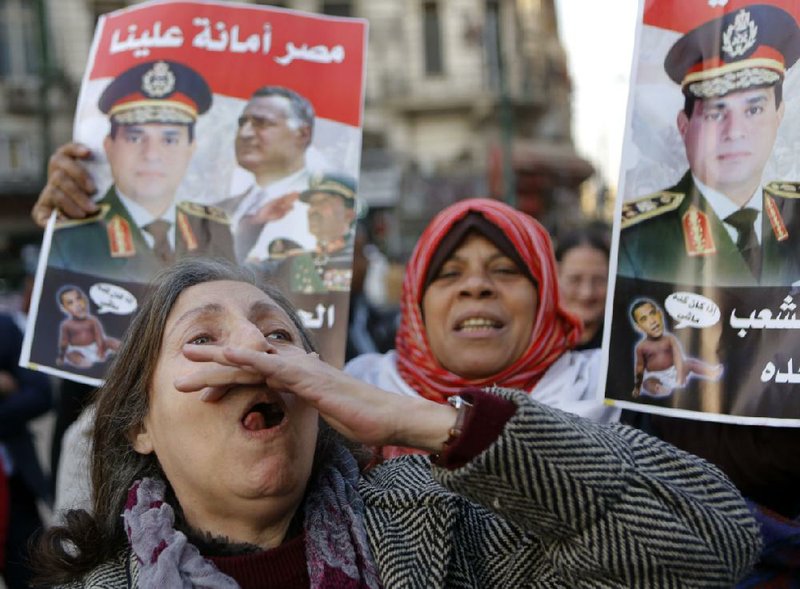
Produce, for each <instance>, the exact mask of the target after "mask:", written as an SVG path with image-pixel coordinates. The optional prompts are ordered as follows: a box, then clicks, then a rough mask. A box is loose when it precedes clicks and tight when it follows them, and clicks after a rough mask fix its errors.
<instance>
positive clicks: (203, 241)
mask: <svg viewBox="0 0 800 589" xmlns="http://www.w3.org/2000/svg"><path fill="white" fill-rule="evenodd" d="M211 101H212V93H211V89H210V88H209V86H208V84H207V83H206V81H205V80H204V79H203V78H202V76H201V75H200V74H199V73H198V72H196V71H195V70H194V69H192V68H190V67H188V66H186V65H184V64H181V63H177V62H173V61H167V60H159V61H151V62H147V63H142V64H139V65H137V66H135V67H132V68H130V69H128V70H126V71H124V72H123V73H121V74H120V75H118V76H117V77H116V78H115V79H114V80H113V81H112V82H111V83H110V84H109V85H108V86H107V87H106V88H105V90H104V91H103V92H102V94H101V95H100V98H99V101H98V107H99V109H100V111H102V112H103V113H105V114H106V115H107V116H108V120H109V123H110V128H109V131H108V135H107V136H106V137H105V138H104V140H103V149H104V151H105V154H106V157H107V158H108V163H109V166H110V168H111V176H112V178H113V184H112V185H111V186H110V187H109V188H108V190H107V192H106V193H105V195H104V196H103V197H102V199H101V200H99V201H98V203H97V204H98V205H99V211H98V212H97V213H96V214H95V215H92V216H91V217H88V218H85V219H75V220H63V221H61V222H59V223H58V224H57V226H56V229H55V231H54V233H53V239H52V244H51V247H50V253H49V259H48V263H49V265H50V266H54V267H58V268H64V269H67V270H70V271H76V272H82V273H85V274H91V275H94V276H97V277H103V278H106V279H116V280H120V281H127V282H148V281H149V280H150V279H151V278H152V276H153V275H154V274H155V273H156V272H157V271H158V270H160V269H161V268H163V267H164V266H165V265H168V264H169V263H171V262H172V261H173V260H174V259H175V258H176V257H181V256H186V255H206V256H214V257H224V258H227V259H233V243H232V238H231V232H230V224H229V221H228V218H227V216H226V215H225V213H224V212H222V211H221V210H220V209H217V208H214V207H210V206H206V205H201V204H198V203H195V202H191V201H181V202H175V197H176V194H177V192H178V187H179V186H180V184H181V181H182V180H183V178H184V176H185V174H186V170H187V167H188V165H189V162H190V160H191V158H192V155H193V153H194V151H195V147H196V137H195V123H196V121H197V118H198V117H199V116H200V115H202V114H203V113H205V112H207V111H208V110H209V108H210V106H211Z"/></svg>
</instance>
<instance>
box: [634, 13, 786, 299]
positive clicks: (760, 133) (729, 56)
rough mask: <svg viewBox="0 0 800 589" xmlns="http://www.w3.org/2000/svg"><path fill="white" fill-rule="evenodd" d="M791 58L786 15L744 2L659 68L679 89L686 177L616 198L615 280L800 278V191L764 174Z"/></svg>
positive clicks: (776, 281)
mask: <svg viewBox="0 0 800 589" xmlns="http://www.w3.org/2000/svg"><path fill="white" fill-rule="evenodd" d="M798 56H800V29H798V25H797V22H796V21H795V19H794V17H793V16H792V15H790V14H789V13H787V12H786V11H784V10H782V9H780V8H777V7H775V6H767V5H752V6H747V7H744V8H741V9H739V10H736V11H732V12H729V13H727V14H725V15H723V16H721V17H719V18H715V19H713V20H711V21H708V22H706V23H704V24H702V25H701V26H699V27H697V28H695V29H693V30H691V31H689V32H688V33H686V34H685V35H683V36H682V37H681V38H680V39H679V40H678V41H677V42H676V43H675V44H674V45H673V46H672V48H671V49H670V51H669V52H668V54H667V56H666V59H665V62H664V68H665V70H666V72H667V74H668V75H669V77H670V78H671V79H672V80H673V81H674V82H676V83H677V84H679V85H680V87H681V90H682V92H683V95H684V100H685V103H684V108H683V110H681V111H680V112H679V113H678V115H677V127H678V132H679V133H680V136H681V138H682V140H683V144H684V148H685V151H686V158H687V160H688V163H689V170H687V171H686V173H685V174H684V175H683V177H682V178H681V179H680V181H679V182H678V183H677V184H676V185H675V186H672V187H671V188H668V189H667V190H664V191H661V192H657V193H655V194H651V195H649V196H646V197H644V198H641V199H638V200H636V201H632V202H628V203H625V204H624V206H623V211H622V232H621V235H620V247H619V264H618V274H619V275H620V276H625V277H632V278H642V279H646V280H652V281H660V282H665V283H677V284H686V285H694V284H713V285H719V286H756V285H789V284H792V283H793V282H795V281H797V280H800V263H799V261H798V260H800V256H798V255H797V245H798V240H800V236H799V235H796V233H797V232H800V227H796V225H797V222H798V219H795V217H796V216H797V214H798V213H796V212H795V211H794V209H795V207H796V203H797V200H798V199H800V184H797V183H794V182H789V181H782V180H778V181H776V180H775V179H769V180H772V181H769V182H764V179H763V178H762V176H763V174H764V169H765V167H766V165H767V162H768V160H769V159H770V157H771V155H772V150H773V146H774V144H775V139H776V136H777V133H778V128H779V126H780V124H781V121H782V120H783V117H784V111H785V103H784V101H783V80H784V77H785V75H786V72H787V70H789V68H791V67H792V66H793V65H794V64H795V62H796V61H797V59H798Z"/></svg>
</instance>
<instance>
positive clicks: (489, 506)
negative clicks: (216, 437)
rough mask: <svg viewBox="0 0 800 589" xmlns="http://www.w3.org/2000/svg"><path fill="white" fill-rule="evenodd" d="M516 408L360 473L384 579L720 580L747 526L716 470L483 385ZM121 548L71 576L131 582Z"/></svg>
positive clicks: (750, 545)
mask: <svg viewBox="0 0 800 589" xmlns="http://www.w3.org/2000/svg"><path fill="white" fill-rule="evenodd" d="M495 392H497V393H498V394H500V395H501V396H503V397H506V398H508V399H510V400H512V401H513V402H514V403H515V404H516V405H518V409H517V412H516V414H515V415H514V416H513V417H512V418H511V419H510V421H509V422H508V423H507V424H506V427H505V429H504V431H503V432H502V434H501V435H500V437H499V438H498V439H497V440H496V441H495V442H494V443H493V444H492V445H491V446H490V447H489V448H488V449H486V450H485V451H484V452H483V453H481V454H480V455H478V456H477V457H475V458H474V459H473V460H472V461H471V462H469V463H468V464H467V465H465V466H463V467H461V468H459V469H455V470H447V469H444V468H441V467H437V466H432V465H431V463H430V461H429V459H428V458H427V457H423V456H404V457H402V458H398V459H395V460H391V461H388V462H387V463H385V464H384V465H382V466H380V467H378V468H376V469H373V470H372V471H370V472H369V473H368V474H367V475H366V476H365V477H364V478H363V479H362V481H361V483H360V491H361V494H362V496H363V498H364V502H365V505H366V522H365V523H366V527H367V533H368V536H369V539H370V544H371V547H372V552H373V556H374V558H375V562H376V564H377V566H378V570H379V571H380V576H381V579H382V582H383V584H384V586H385V587H387V588H394V587H404V588H419V589H423V588H424V589H429V588H436V587H454V588H460V587H463V588H477V587H481V588H484V587H487V588H491V587H498V588H500V587H503V588H506V587H515V588H516V587H541V588H547V589H554V588H559V587H564V588H576V587H586V588H592V589H597V588H601V587H614V588H626V589H627V588H631V587H658V588H670V587H674V588H686V587H703V588H706V587H731V586H732V585H733V584H734V583H735V581H736V580H737V579H738V578H740V577H741V576H742V575H744V574H745V573H746V572H747V571H748V570H749V569H750V567H751V565H752V564H753V562H754V561H755V560H756V558H757V555H758V550H759V547H760V540H759V530H758V527H757V525H756V523H755V521H754V519H753V517H752V516H751V514H750V511H749V510H748V508H747V506H746V504H745V503H744V501H743V500H742V498H741V496H740V495H739V493H738V492H737V491H736V489H735V488H734V486H733V485H732V484H731V483H730V481H728V480H727V479H726V478H725V477H724V475H722V474H721V473H720V471H718V470H717V469H716V468H714V467H713V466H711V465H709V464H708V463H706V462H703V461H702V460H700V459H698V458H696V457H694V456H692V455H690V454H686V453H684V452H682V451H680V450H678V449H676V448H674V447H672V446H670V445H668V444H665V443H664V442H661V441H660V440H657V439H655V438H652V437H649V436H647V435H646V434H643V433H642V432H640V431H638V430H634V429H631V428H628V427H626V426H623V425H619V424H612V425H602V424H596V423H594V422H590V421H588V420H584V419H581V418H579V417H575V416H573V415H570V414H567V413H564V412H561V411H559V410H557V409H553V408H550V407H547V406H545V405H542V404H540V403H537V402H536V401H533V400H531V399H530V397H529V396H528V395H527V394H525V393H523V392H521V391H511V390H496V391H495ZM137 577H138V571H137V566H136V562H135V559H132V558H130V555H121V556H120V559H119V560H117V561H115V562H109V563H106V564H104V565H102V566H101V567H98V568H97V569H95V570H94V571H93V572H92V573H90V575H89V576H88V577H87V578H85V579H84V580H83V582H80V583H77V584H74V585H72V586H71V587H93V588H99V587H103V588H106V589H116V588H125V587H135V586H136V585H135V583H136V579H137Z"/></svg>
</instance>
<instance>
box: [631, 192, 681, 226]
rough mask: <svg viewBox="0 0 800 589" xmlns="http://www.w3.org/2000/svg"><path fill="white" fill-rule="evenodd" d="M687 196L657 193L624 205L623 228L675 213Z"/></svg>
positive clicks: (675, 193)
mask: <svg viewBox="0 0 800 589" xmlns="http://www.w3.org/2000/svg"><path fill="white" fill-rule="evenodd" d="M685 196H686V195H685V194H683V193H682V192H666V191H664V192H656V193H655V194H651V195H650V196H645V197H644V198H640V199H638V200H634V201H629V202H626V203H623V204H622V228H623V229H626V228H628V227H631V226H633V225H636V224H637V223H641V222H642V221H645V220H647V219H652V218H653V217H657V216H658V215H661V214H663V213H666V212H669V211H674V210H675V209H677V208H678V207H679V206H680V204H681V203H682V202H683V199H684V197H685Z"/></svg>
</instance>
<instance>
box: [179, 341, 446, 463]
mask: <svg viewBox="0 0 800 589" xmlns="http://www.w3.org/2000/svg"><path fill="white" fill-rule="evenodd" d="M183 353H184V355H185V356H186V357H187V358H188V359H190V360H193V361H196V362H198V363H208V364H209V365H208V366H205V367H203V366H200V365H199V366H198V369H197V370H196V371H195V372H194V373H193V374H191V375H189V376H183V377H181V378H179V379H177V380H176V381H175V388H177V389H178V390H180V391H184V392H197V391H200V390H202V391H203V395H202V398H203V400H205V401H216V400H218V399H220V398H221V397H222V396H224V395H225V393H226V392H227V390H229V389H230V388H232V387H233V386H240V385H255V384H262V383H264V384H266V385H267V386H268V387H269V388H270V389H272V390H274V391H277V392H281V393H284V392H288V393H292V394H294V395H297V396H298V397H299V398H301V399H303V400H304V401H306V402H307V403H309V404H311V405H312V406H313V407H315V408H316V409H317V410H318V411H319V413H320V415H321V416H322V417H323V418H324V419H325V421H327V422H328V423H329V424H330V425H331V426H332V427H333V428H334V429H336V430H337V431H338V432H339V433H341V434H342V435H344V436H345V437H347V438H348V439H350V440H353V441H356V442H360V443H362V444H366V445H369V446H384V445H402V446H408V447H413V448H418V449H420V450H426V451H429V452H440V451H441V450H442V446H443V444H444V442H445V440H447V437H448V432H449V430H450V428H451V427H453V425H454V423H455V418H456V411H455V409H453V408H452V407H450V406H449V405H440V404H438V403H434V402H432V401H428V400H426V399H418V398H411V397H406V396H403V395H398V394H394V393H388V392H386V391H383V390H381V389H378V388H376V387H373V386H371V385H368V384H366V383H364V382H362V381H360V380H357V379H355V378H353V377H351V376H349V375H347V374H345V373H344V372H342V371H340V370H337V369H336V368H334V367H333V366H330V365H329V364H326V363H325V362H323V361H322V360H320V358H319V356H318V355H317V354H314V353H311V354H307V353H305V352H303V351H302V350H299V351H298V353H296V354H290V355H286V354H272V353H264V352H260V351H254V350H250V349H243V348H228V347H225V348H224V347H221V346H213V345H201V346H197V345H186V346H184V348H183Z"/></svg>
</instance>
